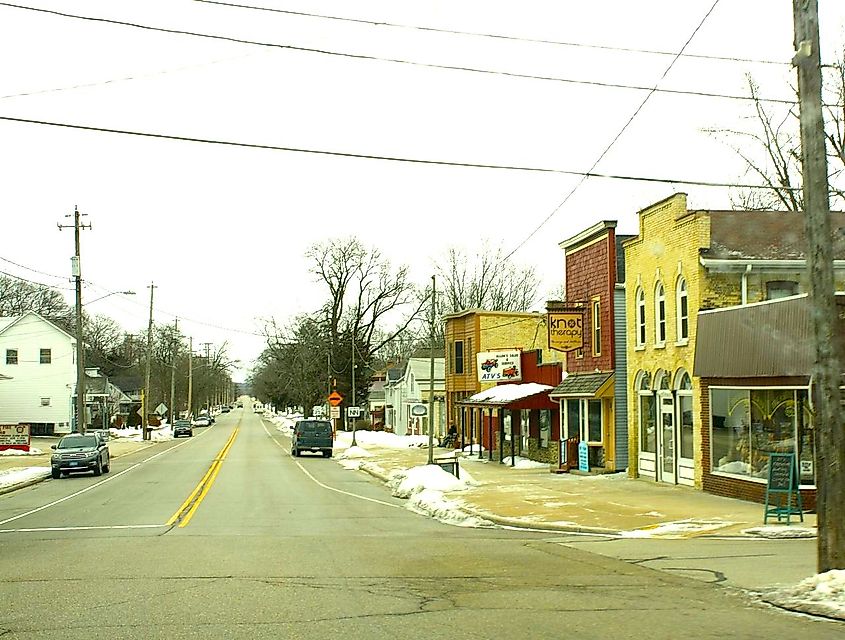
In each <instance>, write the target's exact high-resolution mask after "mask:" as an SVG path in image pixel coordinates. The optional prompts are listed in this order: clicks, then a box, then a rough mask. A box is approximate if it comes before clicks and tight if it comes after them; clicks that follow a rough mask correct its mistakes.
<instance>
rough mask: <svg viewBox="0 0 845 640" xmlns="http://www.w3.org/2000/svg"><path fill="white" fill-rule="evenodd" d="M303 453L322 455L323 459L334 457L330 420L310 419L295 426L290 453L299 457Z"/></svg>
mask: <svg viewBox="0 0 845 640" xmlns="http://www.w3.org/2000/svg"><path fill="white" fill-rule="evenodd" d="M303 451H313V452H314V453H322V454H323V457H325V458H331V457H332V423H331V422H329V421H328V420H316V419H314V418H309V419H307V420H300V421H299V422H297V423H296V424H295V425H293V433H292V434H291V440H290V453H291V455H293V456H299V455H301V454H302V452H303Z"/></svg>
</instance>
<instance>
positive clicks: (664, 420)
mask: <svg viewBox="0 0 845 640" xmlns="http://www.w3.org/2000/svg"><path fill="white" fill-rule="evenodd" d="M658 398H659V401H660V421H659V430H658V438H657V460H658V465H657V474H658V477H657V479H658V480H660V481H662V482H668V483H671V484H675V481H676V480H675V467H676V460H675V457H676V454H675V403H674V401H673V400H672V396H671V394H663V393H661V394H658Z"/></svg>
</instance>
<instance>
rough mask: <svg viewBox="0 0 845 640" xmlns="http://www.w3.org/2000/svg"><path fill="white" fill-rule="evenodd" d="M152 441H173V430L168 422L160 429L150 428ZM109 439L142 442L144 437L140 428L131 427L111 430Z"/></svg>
mask: <svg viewBox="0 0 845 640" xmlns="http://www.w3.org/2000/svg"><path fill="white" fill-rule="evenodd" d="M149 432H150V440H156V441H158V440H172V439H173V429H171V427H170V425H169V424H167V423H166V422H164V423H162V425H161V426H160V427H150V428H149ZM109 437H110V438H114V439H115V440H118V439H119V440H131V441H132V442H142V441H143V436H142V434H141V429H140V427H130V428H127V429H109Z"/></svg>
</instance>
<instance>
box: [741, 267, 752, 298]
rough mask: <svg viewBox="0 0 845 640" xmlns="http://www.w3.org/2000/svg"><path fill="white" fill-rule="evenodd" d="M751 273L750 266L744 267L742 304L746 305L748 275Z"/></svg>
mask: <svg viewBox="0 0 845 640" xmlns="http://www.w3.org/2000/svg"><path fill="white" fill-rule="evenodd" d="M749 273H751V264H747V265H745V271H743V272H742V287H741V289H742V292H741V296H742V304H743V305H746V304H748V274H749Z"/></svg>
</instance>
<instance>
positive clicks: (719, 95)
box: [0, 2, 841, 107]
mask: <svg viewBox="0 0 845 640" xmlns="http://www.w3.org/2000/svg"><path fill="white" fill-rule="evenodd" d="M0 6H4V7H11V8H15V9H25V10H29V11H37V12H41V13H47V14H50V15H56V16H60V17H63V18H72V19H76V20H85V21H90V22H100V23H105V24H115V25H120V26H124V27H131V28H134V29H143V30H145V31H158V32H161V33H169V34H174V35H186V36H193V37H196V38H206V39H211V40H220V41H223V42H234V43H237V44H245V45H250V46H258V47H270V48H275V49H287V50H289V51H301V52H304V53H316V54H320V55H327V56H338V57H342V58H351V59H354V60H369V61H377V62H390V63H394V64H406V65H411V66H415V67H424V68H429V69H445V70H448V71H463V72H466V73H479V74H484V75H494V76H503V77H507V78H521V79H526V80H540V81H544V82H561V83H565V84H574V85H581V86H592V87H601V88H608V89H626V90H630V91H649V92H654V91H657V92H660V93H667V94H675V95H689V96H695V97H702V98H721V99H726V100H740V101H759V102H769V103H776V104H788V105H794V104H797V103H796V101H795V100H786V99H782V98H764V97H760V96H757V97H756V98H754V97H750V96H742V95H736V94H722V93H714V92H706V91H686V90H681V89H655V88H654V87H646V86H639V85H627V84H618V83H611V82H598V81H595V80H577V79H574V78H560V77H556V76H542V75H533V74H527V73H517V72H511V71H497V70H491V69H481V68H478V67H466V66H460V65H444V64H435V63H431V62H417V61H413V60H405V59H403V58H387V57H381V56H373V55H366V54H361V53H348V52H344V51H331V50H328V49H316V48H312V47H300V46H296V45H289V44H278V43H272V42H261V41H257V40H247V39H243V38H235V37H232V36H222V35H214V34H208V33H200V32H197V31H185V30H181V29H169V28H166V27H152V26H149V25H143V24H139V23H136V22H126V21H122V20H114V19H111V18H97V17H92V16H82V15H77V14H71V13H64V12H61V11H53V10H51V9H41V8H36V7H25V6H21V5H16V4H11V3H8V2H0ZM676 59H677V57H676ZM825 106H831V107H840V106H841V105H825Z"/></svg>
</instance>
